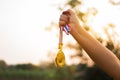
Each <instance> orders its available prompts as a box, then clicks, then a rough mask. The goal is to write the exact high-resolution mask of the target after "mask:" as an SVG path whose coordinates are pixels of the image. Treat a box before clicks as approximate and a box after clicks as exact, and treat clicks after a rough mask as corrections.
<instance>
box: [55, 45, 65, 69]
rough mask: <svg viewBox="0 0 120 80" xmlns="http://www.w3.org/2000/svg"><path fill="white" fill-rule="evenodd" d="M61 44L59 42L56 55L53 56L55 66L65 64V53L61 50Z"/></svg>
mask: <svg viewBox="0 0 120 80" xmlns="http://www.w3.org/2000/svg"><path fill="white" fill-rule="evenodd" d="M62 45H63V44H59V51H58V53H57V56H56V58H55V63H56V66H57V67H63V66H64V65H65V55H64V53H63V51H62Z"/></svg>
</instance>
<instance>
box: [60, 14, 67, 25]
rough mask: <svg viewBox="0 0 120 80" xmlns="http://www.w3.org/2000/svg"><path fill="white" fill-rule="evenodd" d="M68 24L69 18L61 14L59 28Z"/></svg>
mask: <svg viewBox="0 0 120 80" xmlns="http://www.w3.org/2000/svg"><path fill="white" fill-rule="evenodd" d="M68 22H69V17H68V16H67V15H65V14H62V15H61V16H60V20H59V25H60V26H65V25H66V24H68Z"/></svg>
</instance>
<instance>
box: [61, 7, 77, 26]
mask: <svg viewBox="0 0 120 80" xmlns="http://www.w3.org/2000/svg"><path fill="white" fill-rule="evenodd" d="M73 15H75V13H74V12H73V11H72V10H71V9H68V10H66V11H63V13H62V14H61V16H60V19H59V26H65V25H66V24H68V23H69V20H70V17H71V16H73Z"/></svg>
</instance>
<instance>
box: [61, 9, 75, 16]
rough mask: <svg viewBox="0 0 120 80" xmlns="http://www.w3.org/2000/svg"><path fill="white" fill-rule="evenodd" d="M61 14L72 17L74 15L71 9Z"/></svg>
mask: <svg viewBox="0 0 120 80" xmlns="http://www.w3.org/2000/svg"><path fill="white" fill-rule="evenodd" d="M63 14H67V15H74V14H75V13H74V12H73V11H72V10H71V9H68V10H66V11H63Z"/></svg>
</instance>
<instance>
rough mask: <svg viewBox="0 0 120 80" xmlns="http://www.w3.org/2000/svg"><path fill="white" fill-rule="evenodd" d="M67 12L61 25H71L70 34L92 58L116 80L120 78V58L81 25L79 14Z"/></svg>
mask: <svg viewBox="0 0 120 80" xmlns="http://www.w3.org/2000/svg"><path fill="white" fill-rule="evenodd" d="M65 12H66V13H68V14H69V16H68V15H64V14H62V15H61V17H60V21H59V26H64V25H66V24H68V25H70V26H71V31H70V34H71V35H72V36H73V37H74V38H75V39H76V41H77V42H78V43H79V44H80V45H81V47H82V48H83V49H84V50H85V51H86V52H87V54H88V55H89V56H90V57H91V59H92V60H93V61H94V62H95V63H96V64H97V65H98V66H99V67H100V68H102V69H103V70H104V71H105V72H106V73H107V74H109V75H110V76H111V77H113V78H114V79H115V80H120V61H119V59H118V58H117V57H116V56H115V55H114V54H113V53H112V52H111V51H110V50H109V49H107V48H106V47H104V46H103V45H102V44H101V43H100V42H99V41H97V40H96V39H95V38H93V37H92V36H91V35H90V34H89V33H88V32H87V31H85V29H84V28H82V27H81V25H80V23H79V20H78V18H77V16H76V15H75V13H74V12H73V11H72V10H67V11H65Z"/></svg>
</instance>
